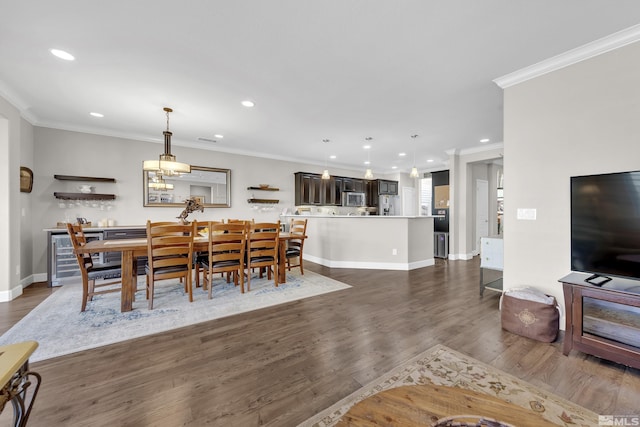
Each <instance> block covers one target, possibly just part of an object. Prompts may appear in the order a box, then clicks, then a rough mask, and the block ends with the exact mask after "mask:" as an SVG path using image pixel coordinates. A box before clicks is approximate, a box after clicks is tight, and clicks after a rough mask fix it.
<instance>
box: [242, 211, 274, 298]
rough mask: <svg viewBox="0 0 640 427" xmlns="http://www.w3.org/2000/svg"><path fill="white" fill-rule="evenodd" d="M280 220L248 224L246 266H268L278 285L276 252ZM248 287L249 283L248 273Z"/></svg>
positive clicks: (250, 267)
mask: <svg viewBox="0 0 640 427" xmlns="http://www.w3.org/2000/svg"><path fill="white" fill-rule="evenodd" d="M279 234H280V221H277V222H259V223H254V224H250V225H249V237H248V243H247V268H248V269H249V270H251V269H252V268H255V267H268V272H269V274H270V272H271V270H273V274H274V282H275V285H276V286H278V252H279V245H280V238H279ZM247 283H248V287H250V285H251V274H249V280H248V282H247Z"/></svg>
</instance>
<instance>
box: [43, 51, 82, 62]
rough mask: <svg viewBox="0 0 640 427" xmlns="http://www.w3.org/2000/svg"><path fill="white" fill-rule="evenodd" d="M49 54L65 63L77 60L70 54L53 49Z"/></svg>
mask: <svg viewBox="0 0 640 427" xmlns="http://www.w3.org/2000/svg"><path fill="white" fill-rule="evenodd" d="M49 52H51V53H52V54H53V55H54V56H57V57H58V58H60V59H64V60H65V61H73V60H74V59H76V58H75V57H74V56H73V55H71V54H70V53H69V52H65V51H64V50H60V49H51V50H50V51H49Z"/></svg>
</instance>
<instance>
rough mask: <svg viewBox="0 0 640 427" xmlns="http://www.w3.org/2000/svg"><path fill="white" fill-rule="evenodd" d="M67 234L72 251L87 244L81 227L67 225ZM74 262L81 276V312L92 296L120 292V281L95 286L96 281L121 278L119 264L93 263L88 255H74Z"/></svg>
mask: <svg viewBox="0 0 640 427" xmlns="http://www.w3.org/2000/svg"><path fill="white" fill-rule="evenodd" d="M67 232H68V233H69V238H70V239H71V245H72V246H73V249H74V250H76V251H77V250H78V249H80V248H81V247H82V246H84V245H85V244H86V243H87V239H86V237H85V235H84V231H83V230H82V225H79V224H69V223H67ZM76 260H77V261H78V265H79V266H80V274H81V275H82V305H81V308H80V311H81V312H82V311H85V310H86V308H87V302H88V301H92V300H93V297H94V295H100V294H106V293H109V292H120V291H121V290H122V282H121V281H120V280H116V281H111V282H100V283H98V284H96V280H108V279H115V278H119V277H121V276H122V268H121V265H120V263H117V262H111V263H104V264H99V263H94V262H93V258H92V257H91V254H90V253H76ZM98 288H100V290H97V289H98Z"/></svg>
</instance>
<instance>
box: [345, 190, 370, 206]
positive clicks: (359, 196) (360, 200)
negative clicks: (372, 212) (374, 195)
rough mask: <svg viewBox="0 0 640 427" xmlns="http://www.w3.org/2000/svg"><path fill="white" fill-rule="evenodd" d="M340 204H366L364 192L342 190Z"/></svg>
mask: <svg viewBox="0 0 640 427" xmlns="http://www.w3.org/2000/svg"><path fill="white" fill-rule="evenodd" d="M342 206H354V207H360V206H367V203H366V199H365V195H364V193H355V192H349V191H347V192H344V193H342Z"/></svg>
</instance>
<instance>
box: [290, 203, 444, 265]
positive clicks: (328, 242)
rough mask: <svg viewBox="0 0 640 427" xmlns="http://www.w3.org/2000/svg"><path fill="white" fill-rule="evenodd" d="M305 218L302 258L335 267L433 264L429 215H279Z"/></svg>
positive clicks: (431, 221) (431, 224)
mask: <svg viewBox="0 0 640 427" xmlns="http://www.w3.org/2000/svg"><path fill="white" fill-rule="evenodd" d="M291 218H296V219H303V218H305V219H307V236H308V239H306V240H305V243H304V252H303V255H304V256H303V258H304V259H305V260H308V261H311V262H315V263H318V264H322V265H325V266H327V267H337V268H366V269H379V270H413V269H416V268H421V267H427V266H430V265H434V263H435V260H434V252H433V218H434V217H432V216H411V217H408V216H377V215H370V216H347V215H282V216H281V217H280V220H281V221H282V222H283V223H289V221H290V220H291Z"/></svg>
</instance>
